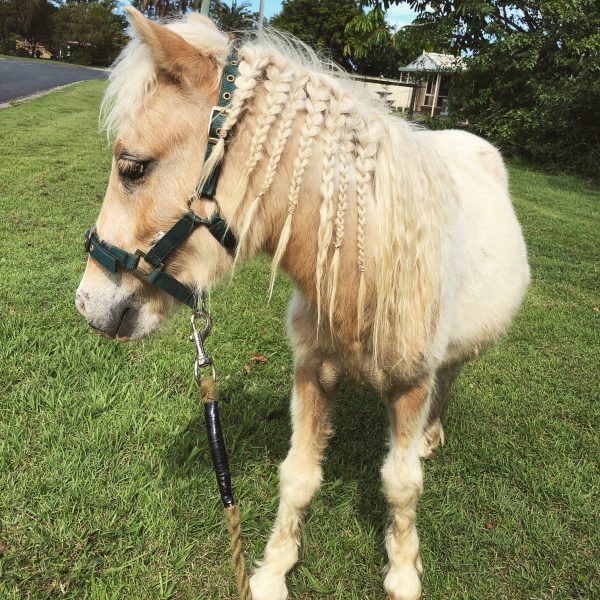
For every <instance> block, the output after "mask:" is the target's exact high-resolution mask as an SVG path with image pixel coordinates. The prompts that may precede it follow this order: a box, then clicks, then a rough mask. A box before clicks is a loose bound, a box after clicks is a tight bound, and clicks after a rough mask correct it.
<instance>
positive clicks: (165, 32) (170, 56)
mask: <svg viewBox="0 0 600 600" xmlns="http://www.w3.org/2000/svg"><path fill="white" fill-rule="evenodd" d="M123 10H124V11H125V12H126V13H127V19H128V21H129V23H130V25H131V27H132V29H133V37H135V38H137V39H139V40H141V41H142V42H144V43H145V44H147V45H148V47H149V48H150V51H151V52H152V58H153V59H154V62H155V64H156V66H157V67H158V68H159V69H162V70H163V71H166V72H167V73H169V74H170V75H172V76H174V77H176V78H177V79H179V80H185V81H188V82H191V81H208V77H209V75H210V74H211V71H212V70H213V69H214V68H215V64H214V61H213V60H211V58H210V57H209V56H207V55H205V54H203V53H202V52H200V50H198V49H197V48H194V47H193V46H192V45H191V44H188V43H187V42H186V41H185V40H184V39H183V38H182V37H181V36H180V35H178V34H177V33H175V32H174V31H171V30H170V29H168V28H167V27H164V26H163V25H159V24H158V23H155V22H153V21H151V20H150V19H147V18H146V17H145V16H144V15H143V14H142V13H141V12H140V11H139V10H137V9H135V8H133V6H126V7H124V9H123Z"/></svg>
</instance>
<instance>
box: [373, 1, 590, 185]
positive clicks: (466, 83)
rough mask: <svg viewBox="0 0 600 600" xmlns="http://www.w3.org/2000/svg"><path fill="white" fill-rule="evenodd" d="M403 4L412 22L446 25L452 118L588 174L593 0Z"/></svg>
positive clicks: (507, 147) (512, 147) (517, 149)
mask: <svg viewBox="0 0 600 600" xmlns="http://www.w3.org/2000/svg"><path fill="white" fill-rule="evenodd" d="M375 3H376V5H377V6H381V4H380V3H379V1H378V0H375ZM389 4H401V2H389V1H388V0H384V5H383V6H384V7H387V6H389ZM406 4H409V5H410V6H411V7H412V8H413V9H414V10H415V11H416V12H417V13H418V14H417V18H416V19H415V23H416V24H421V25H422V27H421V29H423V30H425V29H429V30H430V31H431V32H437V34H440V35H441V34H442V33H443V34H444V35H447V36H448V47H449V48H450V49H451V50H452V51H453V52H455V53H462V54H463V55H465V57H466V59H467V63H468V69H467V70H466V71H465V72H464V73H463V74H462V76H461V77H460V78H459V80H458V82H457V85H455V87H454V91H453V93H452V96H451V106H452V107H453V108H454V110H455V114H456V111H459V115H460V118H461V120H463V121H464V120H465V119H466V120H468V121H469V122H470V123H471V127H472V128H473V129H474V130H475V131H476V132H478V133H481V134H483V135H484V136H486V137H488V138H490V139H491V140H492V141H494V142H496V143H497V144H498V145H500V146H501V148H502V149H503V150H504V151H505V152H507V153H509V154H517V155H520V156H523V157H525V158H527V159H529V160H531V161H535V162H539V163H546V164H551V165H555V166H559V167H563V168H564V167H572V168H575V169H577V170H580V171H581V172H585V173H589V174H591V175H592V176H595V177H598V167H597V165H598V163H599V162H600V119H599V118H598V108H597V107H598V106H600V35H598V31H600V3H598V1H597V0H569V2H565V1H564V0H508V1H502V0H441V1H437V2H428V1H425V0H412V1H410V2H406ZM442 37H443V35H442Z"/></svg>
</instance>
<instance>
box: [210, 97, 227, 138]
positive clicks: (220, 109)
mask: <svg viewBox="0 0 600 600" xmlns="http://www.w3.org/2000/svg"><path fill="white" fill-rule="evenodd" d="M228 112H229V106H213V107H212V109H211V111H210V118H209V119H208V143H209V144H216V143H217V142H218V141H219V139H220V138H218V137H216V138H215V137H212V136H211V135H210V130H211V127H212V124H213V121H214V120H215V118H216V117H217V115H226V114H227V113H228Z"/></svg>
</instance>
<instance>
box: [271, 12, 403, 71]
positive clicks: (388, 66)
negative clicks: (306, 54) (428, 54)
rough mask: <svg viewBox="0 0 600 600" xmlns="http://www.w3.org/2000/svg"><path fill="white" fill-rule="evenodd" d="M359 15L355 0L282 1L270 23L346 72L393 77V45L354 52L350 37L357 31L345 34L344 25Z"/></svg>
mask: <svg viewBox="0 0 600 600" xmlns="http://www.w3.org/2000/svg"><path fill="white" fill-rule="evenodd" d="M362 14H363V13H362V9H361V8H360V5H359V3H358V1H357V0H317V1H315V0H284V2H283V5H282V10H281V12H280V13H279V14H278V15H275V16H274V17H273V18H272V19H271V21H270V23H269V24H270V25H271V26H272V27H275V28H276V29H280V30H282V31H289V32H290V33H292V34H294V35H295V36H296V37H297V38H299V39H300V40H302V41H303V42H305V43H306V44H308V45H309V46H310V47H311V48H314V49H315V50H317V51H319V52H321V53H322V54H324V55H325V56H327V57H328V58H330V59H331V60H333V61H334V62H336V63H337V64H339V65H341V66H342V67H344V68H345V69H347V70H349V71H354V72H358V73H362V74H364V75H392V76H395V75H396V74H397V68H398V63H399V56H398V54H397V52H396V50H395V48H393V47H391V48H388V51H386V52H380V51H379V48H377V49H376V50H375V51H373V52H371V51H365V52H363V53H357V52H354V50H355V48H356V46H357V44H355V43H353V40H356V39H357V38H358V35H359V34H358V33H357V32H351V33H348V32H347V29H346V28H347V26H348V24H349V23H351V22H352V21H353V20H354V19H356V18H358V17H360V16H361V15H362ZM383 27H386V28H389V25H387V24H384V25H383Z"/></svg>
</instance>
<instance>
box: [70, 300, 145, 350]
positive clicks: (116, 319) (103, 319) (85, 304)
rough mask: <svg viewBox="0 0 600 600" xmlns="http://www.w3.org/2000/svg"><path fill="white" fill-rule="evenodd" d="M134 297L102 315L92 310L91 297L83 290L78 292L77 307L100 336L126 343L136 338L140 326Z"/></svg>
mask: <svg viewBox="0 0 600 600" xmlns="http://www.w3.org/2000/svg"><path fill="white" fill-rule="evenodd" d="M132 300H133V297H129V298H125V299H123V300H121V301H119V302H118V303H116V304H113V305H112V306H110V307H109V308H108V309H107V310H105V311H102V312H101V313H100V312H99V311H98V310H93V311H92V310H90V302H91V300H90V296H89V294H88V293H87V292H85V291H83V290H77V294H76V295H75V306H76V307H77V310H78V311H79V312H80V313H81V315H82V316H83V317H85V319H86V321H87V323H88V325H89V326H90V327H91V328H92V329H93V330H94V331H95V332H96V333H97V334H99V335H101V336H103V337H106V338H110V339H114V338H116V339H118V340H119V341H122V342H125V341H128V340H129V339H131V338H132V337H136V336H135V332H136V330H137V328H138V327H137V326H138V316H139V308H138V307H136V306H135V305H134V304H133V302H132Z"/></svg>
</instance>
